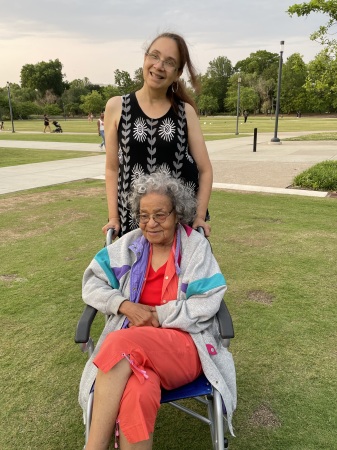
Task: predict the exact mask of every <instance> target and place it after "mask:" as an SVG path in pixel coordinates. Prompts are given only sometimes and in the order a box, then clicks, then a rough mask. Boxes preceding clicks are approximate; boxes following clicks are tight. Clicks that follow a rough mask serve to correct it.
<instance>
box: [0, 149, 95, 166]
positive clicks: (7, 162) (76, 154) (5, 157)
mask: <svg viewBox="0 0 337 450" xmlns="http://www.w3.org/2000/svg"><path fill="white" fill-rule="evenodd" d="M97 154H102V152H97V153H96V152H81V151H70V150H38V149H31V148H29V149H28V148H5V147H0V167H8V166H18V165H21V164H32V163H40V162H46V161H58V160H61V159H72V158H83V157H87V156H95V155H97Z"/></svg>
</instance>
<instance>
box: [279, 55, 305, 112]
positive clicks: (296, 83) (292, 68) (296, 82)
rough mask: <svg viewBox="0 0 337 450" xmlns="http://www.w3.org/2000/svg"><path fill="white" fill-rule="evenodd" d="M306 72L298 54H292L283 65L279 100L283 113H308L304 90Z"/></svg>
mask: <svg viewBox="0 0 337 450" xmlns="http://www.w3.org/2000/svg"><path fill="white" fill-rule="evenodd" d="M307 72H308V70H307V65H306V64H305V62H304V61H303V58H302V56H301V55H300V54H299V53H294V54H292V55H291V56H289V58H288V60H287V61H286V62H285V63H284V65H283V70H282V84H281V98H280V104H281V109H282V111H283V112H285V113H291V112H295V111H308V105H307V102H306V90H305V82H306V78H307Z"/></svg>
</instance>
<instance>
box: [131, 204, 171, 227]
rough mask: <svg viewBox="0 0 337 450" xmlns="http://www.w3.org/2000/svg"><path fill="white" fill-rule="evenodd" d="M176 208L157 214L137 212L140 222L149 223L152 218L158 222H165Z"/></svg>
mask: <svg viewBox="0 0 337 450" xmlns="http://www.w3.org/2000/svg"><path fill="white" fill-rule="evenodd" d="M173 210H174V208H172V209H171V211H170V212H168V213H167V212H157V213H155V214H143V213H141V214H137V221H138V222H139V223H143V224H145V223H148V222H149V220H150V219H151V217H152V219H153V220H154V221H155V222H157V223H164V222H165V220H166V219H167V218H168V216H169V215H170V214H171V212H172V211H173Z"/></svg>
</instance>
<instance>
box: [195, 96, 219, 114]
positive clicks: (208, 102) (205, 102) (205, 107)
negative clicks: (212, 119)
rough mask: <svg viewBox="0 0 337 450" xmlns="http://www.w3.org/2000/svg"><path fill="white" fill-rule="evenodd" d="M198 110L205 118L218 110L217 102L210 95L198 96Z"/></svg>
mask: <svg viewBox="0 0 337 450" xmlns="http://www.w3.org/2000/svg"><path fill="white" fill-rule="evenodd" d="M198 108H199V111H200V112H202V113H203V114H204V115H205V116H208V115H211V114H213V113H215V112H216V111H217V110H218V108H219V107H218V101H217V99H216V98H215V97H212V96H211V95H204V94H202V95H200V97H199V98H198Z"/></svg>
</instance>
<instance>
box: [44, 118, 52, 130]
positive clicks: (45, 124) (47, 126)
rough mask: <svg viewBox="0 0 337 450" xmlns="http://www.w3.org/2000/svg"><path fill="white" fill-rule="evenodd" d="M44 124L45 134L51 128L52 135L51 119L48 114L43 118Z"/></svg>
mask: <svg viewBox="0 0 337 450" xmlns="http://www.w3.org/2000/svg"><path fill="white" fill-rule="evenodd" d="M43 122H44V130H43V132H44V133H45V132H46V129H47V128H49V133H51V129H50V125H49V118H48V116H47V114H45V115H44V116H43Z"/></svg>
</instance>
